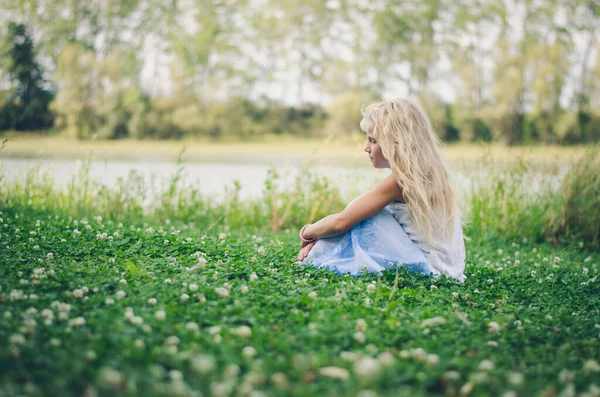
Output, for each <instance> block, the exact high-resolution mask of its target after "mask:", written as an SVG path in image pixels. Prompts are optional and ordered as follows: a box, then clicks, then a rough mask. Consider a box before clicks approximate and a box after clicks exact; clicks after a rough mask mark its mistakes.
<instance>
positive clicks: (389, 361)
mask: <svg viewBox="0 0 600 397" xmlns="http://www.w3.org/2000/svg"><path fill="white" fill-rule="evenodd" d="M377 360H378V361H379V363H380V364H381V365H383V366H384V367H390V366H392V365H394V362H395V361H396V359H395V358H394V355H393V354H392V353H390V352H388V351H386V352H382V353H380V354H379V356H377Z"/></svg>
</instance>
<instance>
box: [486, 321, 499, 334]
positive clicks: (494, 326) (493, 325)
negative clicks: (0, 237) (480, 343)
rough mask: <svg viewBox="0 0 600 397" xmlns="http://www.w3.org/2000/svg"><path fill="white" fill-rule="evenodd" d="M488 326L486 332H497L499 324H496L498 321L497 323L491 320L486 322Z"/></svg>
mask: <svg viewBox="0 0 600 397" xmlns="http://www.w3.org/2000/svg"><path fill="white" fill-rule="evenodd" d="M488 327H489V328H488V332H489V333H490V334H495V333H497V332H499V331H500V324H498V323H497V322H495V321H491V322H490V323H489V324H488Z"/></svg>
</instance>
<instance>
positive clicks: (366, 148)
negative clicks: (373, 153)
mask: <svg viewBox="0 0 600 397" xmlns="http://www.w3.org/2000/svg"><path fill="white" fill-rule="evenodd" d="M364 151H365V152H367V153H369V145H368V144H367V145H365V148H364Z"/></svg>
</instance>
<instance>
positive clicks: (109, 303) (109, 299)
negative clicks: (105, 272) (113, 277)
mask: <svg viewBox="0 0 600 397" xmlns="http://www.w3.org/2000/svg"><path fill="white" fill-rule="evenodd" d="M104 304H105V305H114V304H115V300H114V299H113V298H106V299H105V300H104Z"/></svg>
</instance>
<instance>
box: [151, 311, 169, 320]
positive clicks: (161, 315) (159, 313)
mask: <svg viewBox="0 0 600 397" xmlns="http://www.w3.org/2000/svg"><path fill="white" fill-rule="evenodd" d="M154 317H156V319H157V320H160V321H162V320H164V319H165V318H166V317H167V313H165V311H164V310H158V311H157V312H156V313H154Z"/></svg>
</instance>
